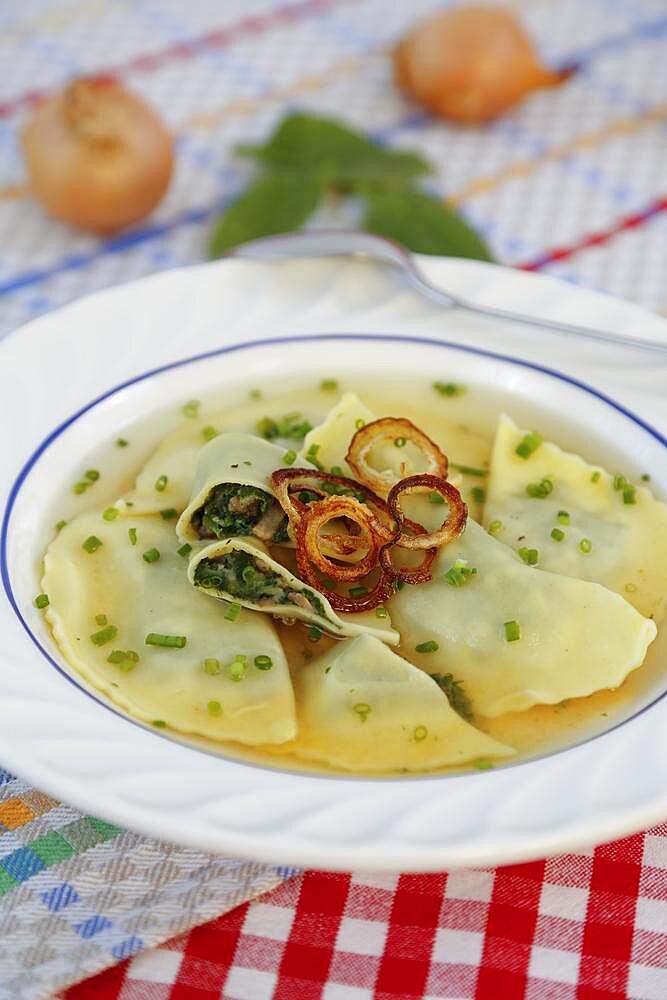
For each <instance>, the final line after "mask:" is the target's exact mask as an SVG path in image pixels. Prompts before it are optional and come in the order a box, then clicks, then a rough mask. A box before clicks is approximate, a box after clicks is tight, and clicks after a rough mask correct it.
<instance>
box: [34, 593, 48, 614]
mask: <svg viewBox="0 0 667 1000" xmlns="http://www.w3.org/2000/svg"><path fill="white" fill-rule="evenodd" d="M32 603H33V604H34V605H35V607H36V608H38V609H39V610H40V611H43V610H44V608H48V606H49V595H48V594H38V595H37V597H36V598H35V600H34V601H33V602H32Z"/></svg>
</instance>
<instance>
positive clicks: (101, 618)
mask: <svg viewBox="0 0 667 1000" xmlns="http://www.w3.org/2000/svg"><path fill="white" fill-rule="evenodd" d="M108 621H109V619H108V618H107V616H106V615H95V624H96V625H106V624H107V622H108Z"/></svg>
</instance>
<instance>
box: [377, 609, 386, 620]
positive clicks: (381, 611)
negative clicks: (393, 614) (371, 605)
mask: <svg viewBox="0 0 667 1000" xmlns="http://www.w3.org/2000/svg"><path fill="white" fill-rule="evenodd" d="M375 617H376V618H388V617H389V612H388V611H387V609H386V608H376V609H375Z"/></svg>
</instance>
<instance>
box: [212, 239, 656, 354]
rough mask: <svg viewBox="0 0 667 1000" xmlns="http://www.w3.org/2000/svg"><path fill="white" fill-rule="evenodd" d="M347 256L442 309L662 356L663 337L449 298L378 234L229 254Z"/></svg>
mask: <svg viewBox="0 0 667 1000" xmlns="http://www.w3.org/2000/svg"><path fill="white" fill-rule="evenodd" d="M347 255H363V256H365V257H372V258H374V259H376V260H382V261H384V263H386V264H392V265H394V267H398V268H400V269H401V271H402V272H403V274H404V276H405V279H406V280H407V282H408V283H409V284H410V285H411V286H412V287H413V288H414V289H415V290H416V291H418V292H420V293H421V294H422V295H425V296H426V297H427V298H429V299H431V300H432V301H433V302H437V303H438V304H439V305H441V306H444V307H445V308H447V309H465V310H466V311H467V312H473V313H478V314H479V315H481V316H491V317H494V318H495V319H503V320H509V321H510V322H512V323H525V324H529V325H530V326H536V327H539V328H540V329H542V330H547V331H549V332H551V333H556V332H557V333H565V334H569V335H570V336H573V337H584V338H586V339H587V340H596V341H601V342H602V343H608V344H616V345H619V344H623V345H624V346H626V347H632V348H639V349H641V350H645V351H654V352H657V353H658V354H663V355H667V338H666V341H665V343H664V344H660V343H655V342H653V341H650V340H645V339H644V338H642V337H634V336H627V335H626V334H613V333H608V332H606V331H605V330H597V329H594V328H593V327H588V326H577V325H576V324H574V323H561V322H559V321H557V320H550V319H542V318H541V317H539V316H528V315H526V314H525V313H520V312H514V311H513V310H510V309H494V308H492V307H491V306H481V305H477V304H476V303H474V302H470V301H468V300H467V299H462V298H460V297H459V296H458V295H452V294H451V292H447V291H445V290H443V289H441V288H438V287H437V286H436V285H432V284H431V282H430V281H428V279H427V278H425V277H424V275H423V274H422V272H421V271H420V270H419V267H418V266H417V264H416V263H415V259H414V257H413V255H412V254H411V253H410V252H409V251H408V250H406V249H405V248H404V247H402V246H401V245H400V244H399V243H394V242H393V240H387V239H385V238H384V237H382V236H373V235H371V234H370V233H363V232H358V231H356V230H347V229H319V230H312V231H311V230H306V231H305V232H299V233H286V234H284V235H280V236H266V237H264V238H263V239H258V240H251V241H250V242H248V243H244V244H242V245H241V246H239V247H236V249H234V250H232V251H231V252H230V254H229V256H231V257H248V258H254V259H259V260H275V259H280V258H302V257H338V256H347ZM666 329H667V324H666Z"/></svg>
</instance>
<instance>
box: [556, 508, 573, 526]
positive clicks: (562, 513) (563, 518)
mask: <svg viewBox="0 0 667 1000" xmlns="http://www.w3.org/2000/svg"><path fill="white" fill-rule="evenodd" d="M556 517H557V519H558V523H559V524H569V523H570V515H569V513H568V512H567V511H566V510H559V511H558V513H557V514H556Z"/></svg>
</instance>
